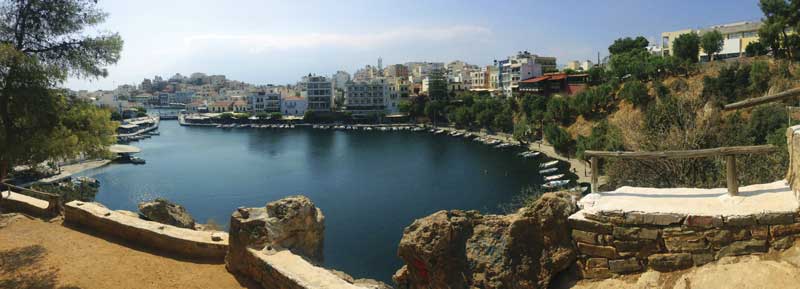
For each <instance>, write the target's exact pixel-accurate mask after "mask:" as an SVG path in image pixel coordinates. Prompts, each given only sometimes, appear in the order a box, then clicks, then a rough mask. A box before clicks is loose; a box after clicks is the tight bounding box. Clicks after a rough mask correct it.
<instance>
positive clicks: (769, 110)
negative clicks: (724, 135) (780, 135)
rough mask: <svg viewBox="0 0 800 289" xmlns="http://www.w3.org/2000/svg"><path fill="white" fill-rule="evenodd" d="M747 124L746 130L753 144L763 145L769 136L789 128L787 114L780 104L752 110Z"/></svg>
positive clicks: (762, 106)
mask: <svg viewBox="0 0 800 289" xmlns="http://www.w3.org/2000/svg"><path fill="white" fill-rule="evenodd" d="M747 124H748V128H747V130H748V132H749V135H751V136H752V137H753V141H754V142H755V144H765V143H766V142H767V136H768V135H769V134H771V133H773V132H774V131H775V130H778V129H781V130H784V129H785V128H786V127H788V126H789V113H788V112H787V111H786V108H785V107H783V106H782V105H781V104H777V103H772V104H766V105H759V106H757V107H756V108H755V109H753V113H752V114H751V116H750V121H749V122H748V123H747ZM784 138H785V136H784Z"/></svg>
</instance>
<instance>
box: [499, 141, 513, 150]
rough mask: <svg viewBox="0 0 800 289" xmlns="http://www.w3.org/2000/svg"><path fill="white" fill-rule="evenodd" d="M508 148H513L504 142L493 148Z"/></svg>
mask: <svg viewBox="0 0 800 289" xmlns="http://www.w3.org/2000/svg"><path fill="white" fill-rule="evenodd" d="M510 146H513V145H512V144H510V143H506V142H504V143H501V144H498V145H496V146H494V148H497V149H504V148H507V147H510Z"/></svg>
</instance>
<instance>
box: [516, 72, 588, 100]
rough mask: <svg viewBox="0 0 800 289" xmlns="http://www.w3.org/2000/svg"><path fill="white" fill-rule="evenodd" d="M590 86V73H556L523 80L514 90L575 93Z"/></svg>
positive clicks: (528, 92) (540, 93)
mask: <svg viewBox="0 0 800 289" xmlns="http://www.w3.org/2000/svg"><path fill="white" fill-rule="evenodd" d="M588 86H589V75H588V74H566V73H554V74H545V75H542V76H539V77H534V78H529V79H526V80H522V81H520V82H519V87H518V88H517V89H516V90H515V91H514V92H515V93H518V94H522V95H525V94H530V95H536V96H550V95H553V94H560V95H574V94H577V93H579V92H581V91H584V90H586V88H587V87H588Z"/></svg>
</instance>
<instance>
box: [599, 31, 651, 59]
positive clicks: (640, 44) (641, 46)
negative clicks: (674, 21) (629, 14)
mask: <svg viewBox="0 0 800 289" xmlns="http://www.w3.org/2000/svg"><path fill="white" fill-rule="evenodd" d="M648 45H650V42H649V41H647V38H644V37H642V36H638V37H636V38H630V37H625V38H619V39H617V40H614V43H613V44H611V46H609V47H608V52H609V53H611V55H614V54H620V53H627V52H633V51H637V50H645V49H646V48H647V46H648Z"/></svg>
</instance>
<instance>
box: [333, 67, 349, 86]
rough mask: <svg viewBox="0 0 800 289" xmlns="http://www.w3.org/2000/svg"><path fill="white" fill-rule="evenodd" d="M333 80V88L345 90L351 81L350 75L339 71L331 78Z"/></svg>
mask: <svg viewBox="0 0 800 289" xmlns="http://www.w3.org/2000/svg"><path fill="white" fill-rule="evenodd" d="M331 79H332V80H333V86H334V87H335V88H336V89H339V90H344V87H345V86H346V85H347V82H348V81H350V73H347V71H341V70H339V71H337V72H336V73H335V74H334V75H333V77H331Z"/></svg>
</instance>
